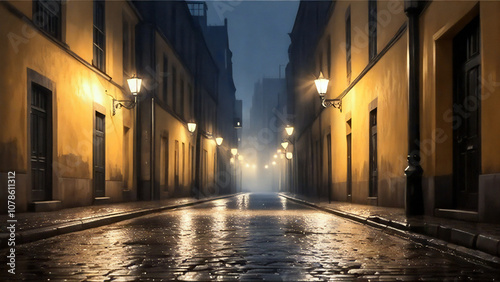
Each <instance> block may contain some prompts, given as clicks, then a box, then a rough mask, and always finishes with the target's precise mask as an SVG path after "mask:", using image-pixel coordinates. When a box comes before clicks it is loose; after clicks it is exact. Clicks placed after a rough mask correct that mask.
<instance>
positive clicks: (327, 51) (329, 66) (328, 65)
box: [326, 36, 332, 77]
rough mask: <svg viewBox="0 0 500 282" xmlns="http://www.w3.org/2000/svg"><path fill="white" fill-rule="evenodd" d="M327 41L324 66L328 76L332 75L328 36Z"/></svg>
mask: <svg viewBox="0 0 500 282" xmlns="http://www.w3.org/2000/svg"><path fill="white" fill-rule="evenodd" d="M327 40H328V42H327V43H326V66H327V68H328V69H327V72H328V77H332V74H331V72H332V40H331V38H330V36H328V38H327Z"/></svg>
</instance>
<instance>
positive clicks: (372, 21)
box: [368, 0, 377, 60]
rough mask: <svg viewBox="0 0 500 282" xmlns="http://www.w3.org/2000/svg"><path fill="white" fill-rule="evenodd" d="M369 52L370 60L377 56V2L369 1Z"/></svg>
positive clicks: (374, 0) (375, 0)
mask: <svg viewBox="0 0 500 282" xmlns="http://www.w3.org/2000/svg"><path fill="white" fill-rule="evenodd" d="M368 52H369V58H370V60H372V59H373V58H375V56H376V55H377V0H368Z"/></svg>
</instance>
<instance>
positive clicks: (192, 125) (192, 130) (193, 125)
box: [187, 122, 196, 133]
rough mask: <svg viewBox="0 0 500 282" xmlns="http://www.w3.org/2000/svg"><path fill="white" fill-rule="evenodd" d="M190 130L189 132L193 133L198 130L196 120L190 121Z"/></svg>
mask: <svg viewBox="0 0 500 282" xmlns="http://www.w3.org/2000/svg"><path fill="white" fill-rule="evenodd" d="M187 125H188V130H189V132H191V133H193V132H194V131H195V130H196V123H194V122H188V124H187Z"/></svg>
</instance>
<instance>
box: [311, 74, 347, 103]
mask: <svg viewBox="0 0 500 282" xmlns="http://www.w3.org/2000/svg"><path fill="white" fill-rule="evenodd" d="M328 82H329V80H328V79H327V78H325V77H324V76H323V72H320V73H319V77H318V79H316V80H314V83H315V84H316V89H317V90H318V94H319V98H320V99H321V105H323V107H325V108H328V107H334V108H337V109H339V110H340V111H342V100H340V99H326V98H325V95H326V91H327V89H328Z"/></svg>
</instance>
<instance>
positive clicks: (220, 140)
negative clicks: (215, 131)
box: [215, 137, 224, 146]
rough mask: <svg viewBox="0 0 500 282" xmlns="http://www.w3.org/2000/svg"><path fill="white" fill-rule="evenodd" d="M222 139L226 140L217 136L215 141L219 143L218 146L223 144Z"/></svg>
mask: <svg viewBox="0 0 500 282" xmlns="http://www.w3.org/2000/svg"><path fill="white" fill-rule="evenodd" d="M222 141H224V138H222V137H217V138H215V143H217V146H220V145H222Z"/></svg>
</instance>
